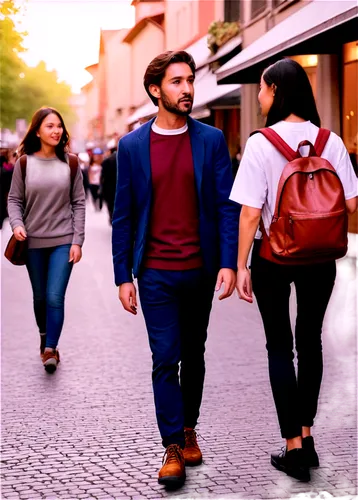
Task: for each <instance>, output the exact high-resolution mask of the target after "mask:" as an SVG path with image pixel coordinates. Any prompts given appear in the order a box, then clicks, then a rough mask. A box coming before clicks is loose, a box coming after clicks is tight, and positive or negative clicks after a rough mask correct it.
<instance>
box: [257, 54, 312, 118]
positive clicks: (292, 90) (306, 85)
mask: <svg viewBox="0 0 358 500" xmlns="http://www.w3.org/2000/svg"><path fill="white" fill-rule="evenodd" d="M262 78H263V79H264V80H265V82H266V84H267V85H268V86H269V87H270V86H271V85H272V84H274V85H275V86H276V90H275V96H274V98H273V103H272V106H271V108H270V111H269V112H268V114H267V119H266V127H270V126H271V125H274V124H275V123H277V122H279V121H281V120H285V119H286V118H287V117H288V116H289V115H290V114H294V115H296V116H299V117H300V118H302V119H303V120H309V121H310V122H312V123H314V124H315V125H317V127H320V126H321V119H320V117H319V114H318V111H317V107H316V102H315V100H314V96H313V92H312V87H311V84H310V81H309V79H308V76H307V73H306V72H305V70H304V69H303V68H302V66H301V65H300V64H298V62H296V61H293V60H292V59H288V58H286V59H281V60H280V61H277V62H276V63H274V64H272V65H271V66H269V67H268V68H267V69H265V71H264V72H263V75H262Z"/></svg>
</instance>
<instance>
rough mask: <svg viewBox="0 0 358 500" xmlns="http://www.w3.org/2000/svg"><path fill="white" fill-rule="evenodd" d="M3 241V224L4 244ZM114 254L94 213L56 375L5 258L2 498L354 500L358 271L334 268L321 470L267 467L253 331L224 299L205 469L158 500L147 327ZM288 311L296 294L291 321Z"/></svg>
mask: <svg viewBox="0 0 358 500" xmlns="http://www.w3.org/2000/svg"><path fill="white" fill-rule="evenodd" d="M8 236H9V227H8V224H7V223H5V224H4V228H3V230H2V245H4V244H5V242H6V241H7V239H8ZM110 244H111V233H110V228H109V226H108V224H107V216H106V214H105V212H104V210H103V212H100V213H94V211H93V209H92V207H91V206H90V205H89V206H88V214H87V235H86V243H85V245H84V248H83V259H82V261H81V262H80V263H79V264H78V265H76V266H75V269H74V272H73V276H72V277H71V281H70V284H69V288H68V295H67V298H66V318H65V325H64V330H63V334H62V337H61V341H60V346H59V348H60V351H61V363H60V366H59V369H58V371H57V372H56V373H55V374H54V375H52V376H49V375H48V374H46V373H45V372H44V370H43V367H42V366H41V361H40V358H39V355H38V333H37V330H36V324H35V320H34V317H33V312H32V298H31V288H30V285H29V281H28V277H27V275H26V269H24V268H17V267H15V266H11V264H9V263H8V262H7V261H6V260H5V259H4V258H3V257H1V259H2V260H1V271H2V291H4V292H3V294H2V360H1V361H2V386H1V394H2V454H1V458H2V471H1V472H2V492H1V498H4V499H7V498H9V499H10V498H14V499H15V498H19V499H20V500H25V499H26V500H27V499H28V500H41V499H45V500H77V499H84V500H89V499H92V498H94V499H95V498H98V499H108V500H111V499H115V500H131V499H132V500H150V499H153V500H159V499H160V498H168V499H171V498H173V499H183V500H184V499H187V500H189V499H192V498H200V499H205V500H218V499H220V498H226V499H231V500H248V499H250V500H251V499H252V500H255V499H261V498H262V499H265V498H266V499H274V498H275V499H279V498H280V499H289V498H294V497H295V496H297V495H306V494H308V493H310V494H312V495H315V496H316V497H317V498H318V497H319V495H320V494H321V493H322V492H327V495H331V496H333V497H340V496H351V497H352V496H354V495H357V477H356V469H357V447H356V443H357V428H356V422H357V412H356V387H357V383H356V366H357V356H356V345H357V343H356V340H357V339H356V328H354V324H356V300H357V299H356V293H357V287H356V279H357V276H356V273H357V271H356V262H355V261H354V260H352V259H350V258H346V259H342V260H340V261H339V262H338V263H337V279H336V287H335V290H334V293H333V296H332V299H331V302H330V305H329V308H328V312H327V315H326V319H325V323H324V328H323V345H324V351H323V353H324V375H323V383H322V391H321V396H320V401H319V408H318V414H317V418H316V421H315V428H314V436H315V441H316V445H317V450H318V452H319V455H320V460H321V468H320V469H317V470H315V471H313V472H312V480H311V482H310V483H309V484H303V483H299V482H297V481H295V480H294V479H292V478H289V477H287V476H286V475H284V474H282V473H280V472H278V471H277V470H275V469H274V468H272V466H271V465H270V453H271V452H273V451H278V450H279V449H280V448H281V446H283V444H284V443H283V441H282V440H281V438H280V433H279V428H278V423H277V417H276V414H275V409H274V404H273V399H272V395H271V390H270V386H269V378H268V372H267V354H266V351H265V340H264V334H263V329H262V322H261V318H260V315H259V313H258V310H257V305H256V303H254V304H253V305H249V304H246V303H244V302H242V301H239V300H238V298H237V296H233V297H231V298H230V299H228V300H226V301H223V302H219V301H218V300H217V298H215V300H214V304H213V312H212V316H211V321H210V326H209V334H208V342H207V352H206V361H207V374H206V383H205V391H204V397H203V405H202V409H201V415H200V421H199V425H198V432H199V443H200V446H201V448H202V451H203V454H204V463H203V464H202V465H201V466H200V467H195V468H188V469H187V482H186V484H185V486H184V487H183V488H182V489H181V490H179V491H177V492H167V491H166V490H165V489H163V488H162V487H161V486H160V485H159V484H158V482H157V474H158V470H159V468H160V466H161V460H162V456H163V448H162V446H161V440H160V436H159V433H158V430H157V426H156V420H155V411H154V405H153V395H152V387H151V355H150V351H149V347H148V340H147V334H146V331H145V325H144V320H143V317H142V315H141V314H138V315H137V316H136V317H132V316H130V315H128V314H127V313H126V312H125V311H123V309H122V308H121V306H120V304H119V301H118V298H117V291H116V288H115V287H114V285H113V270H112V261H111V255H110V253H111V252H110ZM20 285H21V286H20ZM293 304H294V292H293V294H292V301H291V309H292V312H294V306H293ZM20 312H21V322H19V321H18V315H19V314H20ZM352 325H353V326H352ZM108 346H110V349H109V348H108ZM19 358H20V359H26V372H25V371H20V370H18V367H17V360H18V359H19Z"/></svg>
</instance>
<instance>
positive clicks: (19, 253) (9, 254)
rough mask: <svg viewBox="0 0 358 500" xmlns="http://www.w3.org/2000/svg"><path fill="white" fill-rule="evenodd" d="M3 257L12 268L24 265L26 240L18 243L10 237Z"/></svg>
mask: <svg viewBox="0 0 358 500" xmlns="http://www.w3.org/2000/svg"><path fill="white" fill-rule="evenodd" d="M4 255H5V257H6V258H7V260H9V261H10V262H11V264H14V266H23V265H24V264H26V258H27V240H25V241H18V240H17V239H16V238H15V236H14V235H12V236H11V238H10V240H9V242H8V244H7V246H6V249H5V253H4Z"/></svg>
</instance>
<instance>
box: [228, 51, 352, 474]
mask: <svg viewBox="0 0 358 500" xmlns="http://www.w3.org/2000/svg"><path fill="white" fill-rule="evenodd" d="M258 99H259V102H260V106H261V110H262V114H263V115H264V116H265V117H266V128H265V129H262V130H261V131H260V132H261V133H255V134H252V135H251V137H250V138H249V139H248V141H247V143H246V148H245V152H244V154H243V157H242V160H241V163H240V169H239V171H238V174H237V177H236V179H235V182H234V185H233V188H232V192H231V196H230V198H231V199H232V200H233V201H236V202H237V203H240V204H241V205H242V210H241V215H240V229H239V256H238V277H237V290H238V293H239V297H240V298H241V299H243V300H245V301H247V302H250V303H251V302H253V297H252V290H253V292H254V294H255V297H256V300H257V303H258V307H259V310H260V313H261V317H262V320H263V325H264V330H265V335H266V348H267V351H268V364H269V377H270V383H271V388H272V392H273V397H274V402H275V405H276V411H277V415H278V420H279V425H280V429H281V435H282V437H283V438H284V439H286V446H285V447H284V448H283V451H282V452H281V453H277V454H272V455H271V464H272V465H273V466H274V467H276V468H277V469H278V470H281V471H283V472H285V473H286V474H288V475H290V476H292V477H295V478H297V479H299V480H302V481H308V480H309V479H310V474H309V468H310V467H315V466H316V467H317V466H318V465H319V459H318V455H317V453H316V450H315V447H314V441H313V437H312V436H311V427H312V426H313V422H314V418H315V416H316V411H317V402H318V396H319V391H320V385H321V379H322V368H323V366H322V365H323V363H322V343H321V332H322V323H323V319H324V315H325V312H326V308H327V305H328V302H329V299H330V297H331V293H332V290H333V286H334V282H335V277H336V263H335V259H336V258H338V257H342V256H343V255H344V254H345V252H346V248H347V247H346V245H347V212H348V213H353V212H354V211H355V210H356V209H357V194H358V191H357V179H356V176H355V174H354V171H353V167H352V165H351V162H350V159H349V155H348V152H347V150H346V148H345V146H344V144H343V142H342V140H341V139H340V138H339V137H338V136H337V135H336V134H334V133H333V132H331V133H330V132H329V131H324V130H322V129H321V130H320V118H319V115H318V112H317V108H316V104H315V101H314V97H313V92H312V88H311V85H310V82H309V79H308V77H307V75H306V73H305V71H304V69H303V68H302V67H301V66H300V65H299V64H298V63H297V62H295V61H293V60H291V59H283V60H280V61H278V62H276V63H275V64H273V65H271V66H269V67H268V68H267V69H266V70H265V71H264V72H263V75H262V78H261V84H260V92H259V95H258ZM307 155H308V157H307ZM305 156H306V157H305ZM332 167H333V168H332ZM259 226H260V229H261V231H259ZM261 238H262V239H261ZM252 244H253V250H252V260H251V275H250V271H249V270H248V267H247V266H248V258H249V252H250V249H251V246H252ZM251 280H252V284H251ZM291 283H294V285H295V288H296V300H297V318H296V327H295V347H296V351H297V357H298V374H297V377H296V374H295V369H294V363H293V359H294V354H293V335H292V331H291V323H290V315H289V297H290V290H291Z"/></svg>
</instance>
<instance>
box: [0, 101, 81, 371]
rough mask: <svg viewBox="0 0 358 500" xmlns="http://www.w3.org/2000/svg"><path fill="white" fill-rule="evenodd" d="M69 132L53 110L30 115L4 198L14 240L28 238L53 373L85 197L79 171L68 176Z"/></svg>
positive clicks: (44, 353)
mask: <svg viewBox="0 0 358 500" xmlns="http://www.w3.org/2000/svg"><path fill="white" fill-rule="evenodd" d="M68 143H69V134H68V132H67V130H66V127H65V124H64V122H63V119H62V117H61V115H60V114H59V113H58V111H56V110H55V109H53V108H41V109H39V110H38V111H36V113H35V114H34V116H33V118H32V121H31V124H30V127H29V130H28V131H27V133H26V135H25V137H24V139H23V141H22V143H21V145H20V147H19V156H20V157H21V156H23V155H26V168H25V169H24V168H23V167H21V164H20V159H19V160H17V162H16V165H15V169H14V174H13V178H12V183H11V188H10V193H9V197H8V212H9V219H10V224H11V228H12V230H13V233H14V236H15V238H16V239H17V240H19V241H24V240H27V243H28V256H27V263H26V267H27V270H28V273H29V277H30V281H31V285H32V290H33V299H34V311H35V318H36V322H37V325H38V327H39V331H40V338H41V343H40V353H41V357H42V362H43V365H44V367H45V370H46V371H47V372H49V373H53V372H54V371H55V370H56V368H57V365H58V363H59V361H60V355H59V351H58V349H57V345H58V341H59V338H60V335H61V331H62V326H63V321H64V302H65V292H66V288H67V285H68V281H69V278H70V275H71V271H72V267H73V264H76V263H77V262H79V261H80V259H81V257H82V250H81V247H82V245H83V241H84V227H85V193H84V189H83V181H82V173H81V169H80V168H79V167H77V169H76V170H75V171H74V172H73V173H74V174H75V175H72V174H71V169H70V166H69V163H68V156H67V154H66V151H67V150H68Z"/></svg>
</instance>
